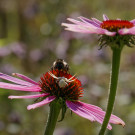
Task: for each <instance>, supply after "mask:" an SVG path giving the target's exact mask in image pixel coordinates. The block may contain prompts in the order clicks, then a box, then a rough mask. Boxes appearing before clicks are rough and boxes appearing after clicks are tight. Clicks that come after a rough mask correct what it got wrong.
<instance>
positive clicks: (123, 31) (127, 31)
mask: <svg viewBox="0 0 135 135" xmlns="http://www.w3.org/2000/svg"><path fill="white" fill-rule="evenodd" d="M118 33H119V34H120V35H127V34H131V35H135V26H134V27H132V28H129V29H127V28H124V29H120V30H119V31H118Z"/></svg>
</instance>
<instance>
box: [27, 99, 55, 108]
mask: <svg viewBox="0 0 135 135" xmlns="http://www.w3.org/2000/svg"><path fill="white" fill-rule="evenodd" d="M55 98H56V97H55V96H50V97H47V98H46V99H44V100H43V101H41V102H39V103H35V104H32V105H28V107H27V109H28V110H31V109H35V108H38V107H41V106H43V105H45V104H48V103H50V102H52V101H53V100H54V99H55Z"/></svg>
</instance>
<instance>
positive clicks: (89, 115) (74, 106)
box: [66, 101, 112, 130]
mask: <svg viewBox="0 0 135 135" xmlns="http://www.w3.org/2000/svg"><path fill="white" fill-rule="evenodd" d="M66 104H67V106H68V107H69V108H70V109H71V110H72V111H73V112H74V113H76V114H77V115H79V116H82V117H84V118H86V119H89V120H91V121H97V122H99V123H100V124H102V122H103V118H102V117H101V116H99V115H97V114H95V113H93V112H92V111H90V110H89V109H87V108H86V107H85V104H83V103H82V102H71V101H66ZM107 128H108V129H110V130H111V129H112V127H111V125H110V124H108V126H107Z"/></svg>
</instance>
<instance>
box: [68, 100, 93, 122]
mask: <svg viewBox="0 0 135 135" xmlns="http://www.w3.org/2000/svg"><path fill="white" fill-rule="evenodd" d="M66 105H67V107H68V108H69V109H70V110H72V111H73V112H74V113H76V114H77V115H79V116H81V117H84V118H86V119H88V120H90V121H95V119H94V117H93V116H90V115H89V113H88V112H87V111H85V110H84V109H82V108H81V107H78V106H77V105H76V104H74V103H73V102H70V101H66Z"/></svg>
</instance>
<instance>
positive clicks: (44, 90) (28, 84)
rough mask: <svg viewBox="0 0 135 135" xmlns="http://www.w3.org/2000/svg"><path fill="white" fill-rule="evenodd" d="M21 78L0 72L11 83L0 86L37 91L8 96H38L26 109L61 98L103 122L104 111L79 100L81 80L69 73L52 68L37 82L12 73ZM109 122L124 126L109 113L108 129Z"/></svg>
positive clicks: (67, 104)
mask: <svg viewBox="0 0 135 135" xmlns="http://www.w3.org/2000/svg"><path fill="white" fill-rule="evenodd" d="M13 75H14V76H17V77H19V78H21V79H18V78H15V77H12V76H9V75H6V74H3V73H0V78H1V79H5V80H7V81H10V82H12V83H5V82H0V88H4V89H12V90H18V91H27V92H34V93H35V92H37V94H35V95H25V96H9V98H10V99H14V98H16V99H21V98H22V99H23V98H24V99H25V98H40V100H41V101H39V102H38V103H34V104H32V105H28V107H27V109H28V110H30V109H35V108H38V107H41V106H43V105H45V104H48V103H50V102H52V101H55V100H59V99H60V100H62V102H64V104H63V105H66V106H67V107H68V108H69V109H70V110H71V111H73V112H74V113H76V114H77V115H79V116H81V117H84V118H86V119H88V120H90V121H97V122H99V123H102V122H103V119H104V116H105V112H104V111H103V110H102V109H101V108H99V107H97V106H94V105H91V104H86V103H83V102H81V101H79V98H80V97H82V94H83V88H82V85H81V82H80V81H79V80H78V79H77V78H76V77H74V76H72V75H70V74H69V73H67V72H65V71H63V70H58V69H53V70H51V71H48V72H46V73H45V74H43V75H42V76H41V78H40V81H39V82H35V81H33V80H32V79H30V78H28V77H26V76H24V75H22V74H18V73H14V74H13ZM110 123H113V124H119V125H122V126H124V125H125V123H124V122H123V121H122V120H121V119H120V118H118V117H117V116H115V115H111V119H110V121H109V124H108V129H110V130H111V129H112V127H111V125H110Z"/></svg>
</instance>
